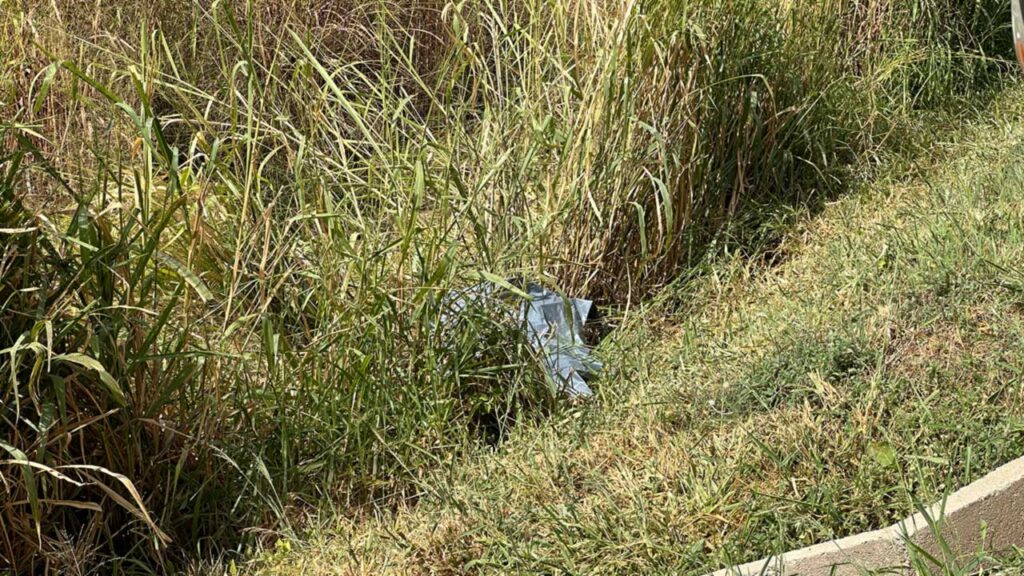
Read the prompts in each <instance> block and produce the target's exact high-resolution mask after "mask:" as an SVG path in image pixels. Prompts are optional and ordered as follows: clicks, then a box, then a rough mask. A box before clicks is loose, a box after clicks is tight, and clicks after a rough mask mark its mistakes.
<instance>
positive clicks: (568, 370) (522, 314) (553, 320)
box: [441, 282, 603, 398]
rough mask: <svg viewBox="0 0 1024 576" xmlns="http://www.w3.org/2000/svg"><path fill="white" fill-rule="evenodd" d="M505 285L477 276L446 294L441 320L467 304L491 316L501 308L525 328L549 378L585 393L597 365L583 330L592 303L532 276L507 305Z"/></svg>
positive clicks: (573, 392)
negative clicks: (478, 279)
mask: <svg viewBox="0 0 1024 576" xmlns="http://www.w3.org/2000/svg"><path fill="white" fill-rule="evenodd" d="M507 292H508V291H506V290H504V289H502V288H501V287H499V286H497V285H495V284H494V283H492V282H482V283H480V284H476V285H473V286H470V287H469V288H466V289H464V290H459V291H457V292H452V293H450V294H449V295H448V297H447V298H446V300H447V301H448V305H447V307H446V308H447V310H446V311H445V313H444V314H442V316H441V323H442V324H447V323H450V322H451V321H452V319H453V317H458V316H459V314H460V313H462V312H464V311H465V310H466V309H467V308H469V307H471V306H484V307H486V308H492V309H493V310H494V314H495V315H496V316H500V315H502V314H506V315H508V316H510V318H509V319H510V320H512V321H514V322H516V323H517V324H519V325H520V326H522V327H523V329H524V330H525V332H526V336H527V340H528V341H529V343H530V346H531V347H532V348H533V349H534V351H535V352H537V353H538V355H539V356H540V357H541V360H542V362H543V364H544V368H545V370H546V371H547V374H548V376H549V377H550V378H551V380H552V383H553V384H554V385H555V387H556V388H557V389H558V390H559V391H560V392H563V393H565V394H566V395H568V396H569V397H570V398H587V397H590V396H593V394H594V392H593V390H591V389H590V386H589V385H587V380H590V379H593V378H594V377H596V376H597V375H599V374H600V372H601V370H602V368H603V367H602V365H601V362H600V361H599V360H597V359H596V358H594V357H593V356H592V355H591V350H590V348H589V347H588V346H587V345H586V344H585V343H584V341H583V337H582V333H583V327H584V325H586V323H587V320H588V318H589V317H590V314H591V311H592V310H593V305H594V303H593V302H591V301H590V300H584V299H580V298H566V297H564V296H563V295H561V294H559V293H557V292H555V291H552V290H548V289H547V288H545V287H543V286H541V285H540V284H536V283H533V282H528V283H526V285H525V286H524V292H525V293H526V295H527V296H528V298H526V299H522V302H521V304H520V305H519V306H518V307H514V308H513V309H512V310H509V308H508V307H507V305H505V304H504V303H503V302H502V298H500V296H503V295H507Z"/></svg>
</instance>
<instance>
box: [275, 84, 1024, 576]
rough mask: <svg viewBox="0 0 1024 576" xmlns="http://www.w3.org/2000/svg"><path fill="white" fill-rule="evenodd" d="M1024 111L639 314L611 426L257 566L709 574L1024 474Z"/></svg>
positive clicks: (574, 435)
mask: <svg viewBox="0 0 1024 576" xmlns="http://www.w3.org/2000/svg"><path fill="white" fill-rule="evenodd" d="M1022 110H1024V91H1021V90H1012V91H1010V92H1009V93H1008V94H1006V95H1005V96H1004V97H1003V98H1001V99H1000V101H998V102H997V103H996V104H995V105H994V106H993V107H992V110H991V114H989V115H988V116H989V117H988V118H987V119H986V120H984V121H983V122H980V123H979V124H977V125H975V126H973V127H969V128H966V129H964V130H960V131H957V132H956V133H955V134H951V132H952V131H946V133H939V134H937V135H936V136H935V138H936V141H935V142H934V143H932V144H933V145H932V146H930V150H931V153H930V154H929V155H926V156H922V157H920V158H917V159H916V160H914V161H912V162H909V163H904V164H903V166H902V168H899V169H893V170H887V171H886V173H887V174H889V176H882V177H876V178H875V179H874V180H873V181H871V182H870V183H869V184H865V185H864V186H863V189H862V190H860V191H859V192H858V193H855V194H851V195H850V196H848V197H845V198H843V199H842V200H840V201H838V202H836V203H834V204H831V205H829V206H827V207H826V208H825V209H824V210H823V211H822V212H821V213H820V214H818V215H816V216H814V217H808V218H804V219H802V224H801V225H800V226H798V227H797V229H795V230H794V231H793V232H792V233H790V234H788V235H787V239H786V240H785V241H784V242H783V244H782V245H781V246H780V247H779V248H778V249H777V250H776V251H775V255H776V256H780V255H781V256H784V260H783V261H782V262H781V264H778V265H774V266H772V267H767V266H765V265H763V264H753V263H751V261H750V260H749V259H742V258H739V257H734V258H729V257H722V258H720V259H719V260H718V261H716V262H715V263H714V264H712V265H710V266H709V267H708V274H706V275H704V276H703V277H702V278H701V279H700V280H698V281H696V282H694V283H692V284H691V285H690V286H689V287H688V288H687V290H686V292H685V294H684V293H683V292H681V291H679V292H676V293H674V294H673V295H672V297H671V298H670V299H669V300H668V301H665V302H662V303H661V304H659V305H658V309H656V310H648V311H646V312H645V313H643V314H640V315H638V316H637V317H635V318H633V319H627V321H626V322H625V325H624V326H625V327H624V328H622V329H620V330H619V331H618V334H617V336H615V338H614V341H611V342H608V343H606V345H605V347H604V352H605V354H606V355H607V357H608V360H609V364H610V365H611V366H613V367H614V370H615V373H614V374H613V376H612V377H610V378H608V379H607V381H606V382H605V384H604V385H603V387H602V389H601V398H600V400H598V401H597V402H595V403H594V405H593V406H592V407H584V408H580V409H578V410H575V411H570V412H568V413H566V414H564V415H563V416H562V417H561V418H559V419H556V420H552V421H550V422H547V423H544V424H541V425H539V426H535V427H521V428H520V429H518V430H517V431H516V432H515V433H514V434H513V437H512V438H511V439H510V440H509V441H508V442H507V443H506V444H505V445H504V446H503V448H502V449H500V450H499V451H497V452H495V453H485V454H480V455H478V456H477V457H475V458H473V459H471V460H470V461H468V462H455V463H453V464H452V466H451V468H450V469H449V470H446V471H445V472H444V473H443V474H442V475H440V476H438V477H437V478H435V479H434V481H433V482H431V483H429V485H425V487H424V490H425V493H424V498H423V499H422V500H421V501H420V503H419V504H418V505H416V506H413V507H410V508H408V509H404V510H400V511H398V512H396V513H393V514H387V515H383V516H382V517H378V518H376V519H369V520H367V519H362V520H358V521H352V522H341V523H340V524H331V525H330V526H329V527H325V528H321V529H317V530H314V531H313V533H314V535H313V536H312V537H310V540H309V541H308V542H306V543H305V544H303V545H302V546H297V547H294V548H292V547H291V546H284V545H279V547H278V549H277V550H276V551H274V552H271V553H268V554H265V555H264V556H263V557H262V558H261V560H260V562H258V563H257V564H256V565H255V567H256V569H257V570H258V571H265V572H268V573H285V574H288V573H295V574H299V573H312V572H319V573H345V574H348V573H353V574H377V573H389V572H392V573H407V572H408V573H439V574H444V573H484V574H486V573H544V574H557V573H580V574H625V573H630V574H636V573H650V574H660V573H667V572H693V573H699V572H702V571H704V570H707V569H712V568H716V567H719V566H722V565H724V564H726V563H728V562H739V561H745V560H750V559H754V558H756V557H759V556H761V555H763V554H765V553H767V552H769V551H771V550H778V549H787V548H791V547H797V546H801V545H806V544H811V543H813V542H817V541H821V540H824V539H828V538H832V537H838V536H842V535H846V534H850V533H854V532H858V531H861V530H864V529H867V528H871V527H874V526H879V525H882V524H886V523H889V522H891V521H893V520H894V519H896V518H899V517H902V516H903V515H904V514H906V513H907V512H908V511H910V510H911V509H912V507H913V499H914V498H919V499H922V500H931V499H934V498H936V497H938V496H939V495H941V494H942V493H943V492H944V491H947V490H951V489H954V488H956V487H958V486H961V485H963V484H965V483H967V482H969V481H970V480H972V479H974V478H977V477H979V476H980V475H982V474H984V473H985V472H986V471H987V470H989V469H991V468H992V467H994V466H996V465H998V464H1000V463H1002V462H1005V461H1007V460H1009V459H1012V458H1014V457H1016V456H1019V455H1021V454H1022V453H1024V383H1022V380H1021V378H1020V374H1021V371H1022V370H1024V353H1022V352H1021V350H1022V345H1024V268H1022V266H1021V262H1022V261H1024V260H1022V257H1024V143H1022V138H1024V125H1021V123H1020V122H1019V121H1017V119H1018V118H1019V117H1020V113H1021V111H1022ZM908 169H909V170H908ZM908 173H910V174H911V175H909V176H908ZM897 174H899V175H900V176H896V175H897ZM666 311H671V312H670V313H667V312H666ZM666 318H667V319H666ZM289 550H291V551H290V552H289Z"/></svg>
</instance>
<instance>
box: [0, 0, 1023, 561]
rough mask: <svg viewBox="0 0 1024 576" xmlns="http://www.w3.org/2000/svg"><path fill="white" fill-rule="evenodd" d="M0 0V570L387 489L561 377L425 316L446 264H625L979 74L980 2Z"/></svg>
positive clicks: (187, 535) (994, 68) (831, 166)
mask: <svg viewBox="0 0 1024 576" xmlns="http://www.w3.org/2000/svg"><path fill="white" fill-rule="evenodd" d="M6 8H7V14H6V15H5V21H4V22H3V23H2V28H0V30H3V36H0V43H3V44H4V45H6V46H8V48H7V49H6V52H7V54H5V59H6V60H8V61H11V62H15V63H17V65H16V66H9V67H7V69H6V70H5V71H4V72H3V74H4V76H3V77H2V78H0V85H2V86H3V87H4V93H5V96H4V98H5V100H4V104H3V110H4V117H3V124H2V127H0V130H2V133H0V141H3V142H4V152H3V156H2V157H0V168H2V174H3V178H2V180H0V198H2V204H0V217H2V219H3V220H2V221H0V237H2V238H3V239H4V244H3V251H2V254H0V271H2V272H3V274H2V280H0V306H2V307H0V326H2V327H0V334H2V335H3V339H2V340H0V352H2V355H0V358H2V359H0V373H2V374H4V375H5V376H4V384H3V385H2V387H0V401H2V405H0V414H2V419H3V420H2V421H3V426H4V428H5V430H4V433H3V434H0V439H3V442H2V443H0V448H2V449H3V451H4V452H5V453H6V456H5V459H4V460H2V461H0V480H2V482H0V485H2V486H3V489H2V490H3V492H2V494H3V500H2V501H0V515H2V516H0V517H2V520H3V521H2V522H0V567H2V566H4V565H5V564H6V565H8V566H10V567H12V569H13V570H15V571H17V572H20V571H29V570H34V569H42V568H56V569H61V568H67V567H68V566H86V567H88V566H93V567H95V566H98V565H103V566H105V569H106V568H110V567H111V566H113V569H115V570H122V571H142V570H144V569H145V567H146V566H147V565H148V566H154V565H155V566H158V567H159V568H158V569H169V568H171V567H173V566H174V565H175V563H176V562H178V561H179V560H180V558H181V557H182V555H183V554H185V553H199V554H207V553H212V552H214V551H218V550H223V549H226V548H228V547H231V546H233V545H234V544H236V543H237V542H239V541H240V538H239V536H238V529H239V528H241V527H257V528H267V529H270V530H288V529H289V527H290V526H291V525H292V523H294V522H296V521H301V519H302V518H303V517H304V516H305V515H306V514H310V513H316V512H315V511H316V508H317V507H318V506H320V505H323V504H324V503H327V502H331V503H338V502H340V503H341V505H343V506H346V507H347V509H348V510H350V511H354V510H359V509H362V508H363V507H367V506H369V507H370V508H372V507H373V506H379V505H387V503H389V502H394V501H395V499H399V498H406V499H414V498H415V497H417V496H418V495H419V494H420V493H421V492H422V490H423V488H422V487H421V486H420V485H419V483H418V479H419V478H420V477H421V476H422V474H423V472H424V471H425V470H427V469H429V468H432V467H436V466H440V465H444V464H445V463H446V462H448V461H449V460H450V458H452V457H453V456H454V455H456V454H457V453H458V452H459V450H460V449H462V448H464V447H465V446H467V445H469V444H471V443H473V442H477V441H480V438H481V437H482V436H486V431H492V432H493V431H497V433H498V434H500V433H501V430H503V429H504V427H506V426H508V425H509V424H510V423H511V422H514V421H515V420H516V419H520V418H528V417H531V415H533V414H538V413H542V412H544V411H548V410H553V409H557V403H556V402H555V398H556V395H555V394H554V393H553V392H554V391H553V390H552V388H551V384H550V383H548V382H545V380H544V378H543V376H542V374H541V372H540V371H539V370H538V369H537V367H536V363H535V362H534V361H533V359H532V358H531V357H530V353H529V349H528V347H527V346H525V343H524V342H523V341H522V339H521V338H520V337H518V336H517V334H518V332H517V331H516V330H515V329H514V327H508V326H504V325H502V324H501V323H499V322H496V321H495V320H494V319H492V318H490V317H489V316H488V315H486V314H474V313H470V314H467V315H466V316H465V317H464V318H463V320H462V321H460V322H457V323H448V322H442V321H441V319H442V317H444V316H445V305H446V302H447V301H448V300H447V299H446V298H445V295H446V294H447V293H448V292H449V291H450V290H452V289H456V288H459V287H463V286H466V285H468V284H471V283H473V282H477V281H479V280H481V279H489V280H492V281H493V280H496V279H501V278H507V277H512V276H530V277H534V278H538V279H543V280H545V281H547V282H549V283H551V284H554V285H558V286H561V287H565V288H569V289H573V290H577V291H580V292H584V293H588V294H591V295H595V296H596V297H598V298H600V299H601V300H602V301H604V302H606V303H609V304H617V305H623V304H627V303H628V302H629V301H630V300H631V299H633V298H636V297H642V296H644V295H646V294H650V293H651V292H653V291H654V290H656V289H657V288H658V287H659V286H660V285H662V284H664V283H666V282H668V281H671V279H672V278H674V277H675V276H676V275H678V274H679V273H680V271H682V270H685V268H686V267H687V266H688V265H689V264H691V263H692V262H693V261H694V258H695V257H696V256H695V255H696V254H699V251H700V249H701V248H702V246H704V245H705V244H706V243H707V242H708V241H709V240H710V239H712V238H713V237H714V233H715V231H716V230H718V229H719V228H720V227H721V226H723V225H724V224H725V223H726V222H728V221H730V220H731V219H734V218H736V217H737V216H738V215H743V214H746V213H749V212H750V211H751V210H752V208H755V207H757V206H760V205H765V204H771V203H778V202H793V201H800V200H804V199H807V198H811V197H814V196H816V195H821V194H826V193H831V192H834V191H836V190H837V189H838V187H839V185H840V183H841V179H840V178H838V175H839V174H840V172H839V171H838V168H839V167H841V166H842V165H844V164H847V163H849V162H851V161H853V160H854V159H855V158H856V157H858V156H860V155H862V154H864V153H865V152H867V151H870V150H872V149H874V148H875V147H876V146H878V145H880V144H881V143H883V142H884V141H885V140H886V138H888V137H889V136H890V135H891V134H892V133H893V131H894V130H898V129H899V127H900V126H901V124H902V122H903V119H904V118H905V117H906V115H907V114H908V113H909V111H910V110H911V109H913V108H914V107H918V106H925V105H929V106H930V105H938V104H941V103H942V102H944V101H946V100H947V99H948V97H949V96H953V95H965V94H969V93H970V92H971V90H973V89H975V88H977V87H979V86H981V85H984V84H986V83H987V82H988V81H989V80H991V78H993V77H995V76H996V75H997V74H998V72H999V70H1000V66H1001V64H1000V63H999V61H998V60H997V59H993V58H991V56H992V54H991V53H990V52H988V51H989V50H993V49H995V48H996V47H999V49H1000V50H1001V46H1000V42H1001V36H1000V34H1001V30H1002V22H1003V20H1004V16H1005V14H1003V12H1005V10H1004V7H1003V6H1002V2H996V1H995V0H991V1H990V0H985V1H984V2H977V3H975V2H972V3H967V4H963V3H960V2H953V1H952V0H950V1H948V2H934V1H926V0H920V1H914V0H902V1H898V2H874V1H872V0H858V1H852V0H833V1H830V2H816V1H810V0H807V1H794V2H773V1H769V0H741V1H739V2H736V1H729V2H727V1H725V0H699V1H689V2H687V1H682V0H643V1H624V2H599V1H596V0H581V1H576V2H559V1H553V0H517V1H499V0H488V1H485V2H481V3H446V4H441V3H439V2H431V1H429V0H423V1H422V2H414V3H405V4H400V5H398V4H389V3H385V2H371V3H367V4H365V5H358V6H345V7H344V9H342V8H333V9H332V4H330V3H324V4H322V5H316V6H309V5H306V4H303V3H294V4H289V3H287V2H269V1H260V2H249V3H245V4H243V3H213V4H210V5H207V4H205V3H194V4H189V5H187V6H185V7H181V6H178V5H176V4H174V5H163V4H159V3H158V4H156V5H153V6H150V5H145V4H142V3H139V4H129V5H128V6H122V7H115V8H106V7H103V6H101V5H100V4H97V5H96V10H95V11H93V12H92V13H90V15H89V17H86V16H85V15H84V14H82V13H78V12H76V9H75V5H74V4H73V3H67V4H66V5H65V4H63V3H60V2H55V3H28V4H26V5H24V6H19V7H17V8H16V7H13V6H6ZM1004 35H1005V34H1004ZM1008 44H1009V43H1008V42H1007V45H1008ZM353 513H354V512H353ZM260 533H262V532H259V531H257V532H255V533H254V534H257V535H258V534H260ZM101 563H105V564H101ZM154 563H155V564H154Z"/></svg>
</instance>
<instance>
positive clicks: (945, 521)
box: [707, 458, 1024, 576]
mask: <svg viewBox="0 0 1024 576" xmlns="http://www.w3.org/2000/svg"><path fill="white" fill-rule="evenodd" d="M926 512H927V518H926V517H925V515H924V514H914V515H913V516H910V517H909V518H905V519H903V520H901V521H900V522H897V523H896V524H893V525H892V526H889V527H888V528H883V529H881V530H874V531H872V532H865V533H862V534H857V535H855V536H850V537H847V538H841V539H839V540H832V541H831V542H825V543H823V544H816V545H814V546H810V547H808V548H801V549H799V550H793V551H792V552H786V553H785V554H781V555H779V556H772V557H769V558H765V559H763V560H758V561H756V562H751V563H749V564H743V565H740V566H732V567H730V568H726V569H724V570H719V571H717V572H713V573H711V574H709V575H707V576H762V575H764V576H797V575H800V576H832V575H834V576H862V575H863V574H864V571H865V570H870V571H878V572H884V573H890V574H900V575H911V574H916V572H915V571H914V570H913V569H912V568H911V566H910V558H911V551H912V550H915V551H916V550H923V551H924V552H927V553H928V554H930V555H931V556H933V557H935V558H938V559H940V560H942V561H944V562H947V563H949V562H951V561H952V562H953V563H962V562H965V561H967V560H969V559H971V558H974V557H976V556H977V554H978V553H979V552H981V551H984V552H986V553H989V554H998V553H999V552H1001V551H1007V550H1010V549H1011V548H1013V547H1014V546H1024V458H1018V459H1017V460H1014V461H1013V462H1010V463H1009V464H1006V465H1004V466H1000V467H999V468H997V469H996V470H994V471H993V472H991V473H989V474H988V475H987V476H985V477H984V478H981V479H980V480H978V481H976V482H973V483H971V484H969V485H968V486H966V487H964V488H961V489H960V490H957V491H956V492H954V493H953V494H951V495H950V496H949V497H948V498H946V500H945V501H943V502H939V503H936V504H933V505H932V506H930V507H929V508H928V509H927V510H926ZM929 518H930V519H931V520H932V521H931V522H929V521H928V519H929ZM943 543H944V544H945V546H946V549H947V550H949V551H950V552H951V553H952V554H951V555H952V556H953V558H947V557H946V556H947V554H945V553H944V551H943V550H944V548H943ZM936 572H938V570H936ZM918 576H931V575H930V574H928V575H918Z"/></svg>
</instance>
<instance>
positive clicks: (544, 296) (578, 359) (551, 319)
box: [522, 283, 602, 397]
mask: <svg viewBox="0 0 1024 576" xmlns="http://www.w3.org/2000/svg"><path fill="white" fill-rule="evenodd" d="M526 293H527V294H528V295H529V296H530V300H528V301H526V302H523V307H522V313H523V316H524V317H525V319H526V330H527V336H528V337H529V339H530V343H531V344H532V345H533V347H534V349H535V350H537V351H538V352H540V353H541V357H542V358H543V360H544V367H545V368H547V371H548V374H549V375H550V376H551V377H552V378H553V379H554V380H555V382H556V383H558V384H560V385H561V386H562V387H563V389H564V391H565V392H566V393H567V394H568V395H569V396H582V397H588V396H592V395H593V394H594V392H593V391H592V390H591V389H590V386H588V385H587V382H586V378H592V377H594V376H596V375H597V374H599V373H600V372H601V368H602V366H601V362H600V361H599V360H597V359H596V358H594V357H592V356H591V355H590V348H588V347H587V345H586V344H584V343H583V338H582V336H581V334H582V332H583V326H584V324H586V323H587V318H588V317H589V316H590V310H591V308H593V305H594V303H593V302H591V301H590V300H583V299H580V298H564V297H562V295H561V294H558V293H557V292H552V291H551V290H548V289H546V288H544V287H543V286H540V285H539V284H533V283H530V284H528V285H527V287H526ZM570 316H571V318H570Z"/></svg>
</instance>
